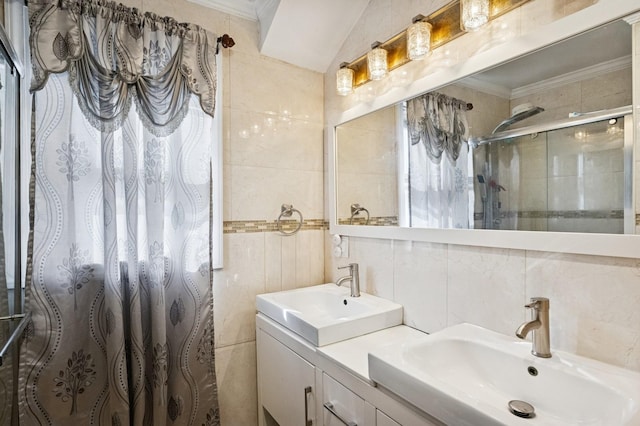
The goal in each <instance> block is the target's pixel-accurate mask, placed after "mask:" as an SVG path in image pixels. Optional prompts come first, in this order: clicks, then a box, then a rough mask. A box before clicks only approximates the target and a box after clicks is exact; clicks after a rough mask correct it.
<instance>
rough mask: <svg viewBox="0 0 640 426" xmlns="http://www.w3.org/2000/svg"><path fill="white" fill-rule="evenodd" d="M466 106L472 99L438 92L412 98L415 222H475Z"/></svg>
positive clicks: (411, 175) (409, 125)
mask: <svg viewBox="0 0 640 426" xmlns="http://www.w3.org/2000/svg"><path fill="white" fill-rule="evenodd" d="M466 110H467V103H466V102H463V101H461V100H459V99H455V98H451V97H449V96H446V95H443V94H441V93H437V92H432V93H427V94H425V95H422V96H418V97H416V98H413V99H411V100H409V101H407V132H408V135H409V144H410V145H409V216H410V217H409V219H410V225H411V226H415V227H427V228H468V227H469V224H470V223H473V221H472V218H470V217H469V215H470V212H472V211H473V209H470V206H473V203H472V202H470V199H469V197H470V196H471V197H472V196H473V195H472V194H473V191H469V176H470V173H471V174H472V170H473V168H472V165H471V166H470V165H469V162H470V161H469V160H470V156H469V147H468V145H467V143H466V140H467V138H468V125H467V118H466V114H465V112H466ZM470 219H471V220H470Z"/></svg>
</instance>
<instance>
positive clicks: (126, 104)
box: [29, 0, 217, 134]
mask: <svg viewBox="0 0 640 426" xmlns="http://www.w3.org/2000/svg"><path fill="white" fill-rule="evenodd" d="M29 16H30V25H31V36H30V44H31V58H32V63H33V80H32V85H31V90H32V91H37V90H40V89H42V88H43V87H44V85H45V84H46V82H47V79H48V76H49V74H50V73H62V72H67V71H68V72H69V79H70V83H71V87H72V88H73V91H74V92H75V94H76V96H77V99H78V102H79V104H80V107H81V109H82V111H83V112H84V113H85V115H86V116H87V118H88V119H89V121H90V122H91V123H92V124H93V125H94V126H96V127H97V128H99V129H100V130H102V131H109V130H113V129H115V128H118V127H119V126H120V124H121V123H122V121H123V119H124V117H126V115H127V113H128V110H129V108H130V106H131V102H132V101H134V102H136V104H137V106H138V111H139V113H140V116H141V118H142V120H143V122H144V124H145V127H147V128H148V129H149V130H150V131H152V132H153V133H155V134H168V133H171V132H172V131H173V130H174V129H175V128H176V127H177V126H178V125H179V123H180V122H181V120H182V118H183V117H184V115H185V114H186V113H187V109H188V100H189V98H190V95H191V94H195V95H197V96H198V97H199V99H200V106H201V107H202V109H203V111H204V112H205V113H207V114H209V115H211V116H213V114H214V109H215V91H216V65H215V61H216V46H217V42H216V37H215V36H214V35H213V34H212V33H209V32H208V31H206V30H204V29H203V28H201V27H199V26H197V25H193V24H184V23H178V22H177V21H175V20H174V19H172V18H167V17H159V16H157V15H155V14H152V13H144V14H143V13H140V12H139V11H138V10H137V9H135V8H128V7H125V6H123V5H121V4H116V3H115V2H112V1H105V0H40V1H37V0H36V1H29Z"/></svg>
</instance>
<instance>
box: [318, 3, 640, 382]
mask: <svg viewBox="0 0 640 426" xmlns="http://www.w3.org/2000/svg"><path fill="white" fill-rule="evenodd" d="M402 3H403V5H402V6H403V7H395V4H394V8H393V9H391V8H390V7H389V3H388V2H386V1H385V0H371V3H370V5H369V7H368V8H367V9H366V10H365V12H364V13H363V16H362V18H361V20H360V22H358V23H357V24H356V26H355V27H354V31H353V33H352V34H351V36H350V37H348V39H347V41H346V42H345V44H344V46H343V47H342V50H341V51H340V52H339V53H338V55H337V57H336V60H335V62H334V63H333V64H332V66H331V67H330V69H329V72H327V73H326V74H325V117H326V118H327V120H328V122H331V120H333V119H334V118H336V117H338V116H339V114H340V113H341V112H342V111H345V110H347V109H350V108H352V107H353V106H354V105H356V104H358V103H360V102H363V99H365V98H363V97H358V96H355V97H350V98H348V99H345V98H341V97H338V96H337V95H336V94H335V93H334V88H333V84H334V78H335V70H336V69H337V67H338V65H339V63H340V62H341V61H345V60H349V58H353V57H358V56H359V55H361V54H362V53H364V52H366V50H367V48H368V46H369V43H370V42H371V41H372V40H376V39H385V37H388V36H390V35H391V34H395V33H397V32H399V31H400V30H402V29H403V28H404V27H406V26H407V24H408V22H410V19H411V17H412V16H414V15H416V14H418V13H422V14H424V15H427V14H428V13H429V12H431V11H433V10H436V9H437V8H438V7H440V6H442V5H443V4H444V3H446V2H437V1H432V2H426V4H425V3H422V2H421V3H418V2H412V1H404V2H402ZM592 3H593V1H592V0H584V1H552V0H535V1H531V2H529V3H528V4H526V5H525V6H524V7H522V8H521V9H519V10H516V11H514V12H512V13H510V14H507V15H505V16H504V17H503V18H501V20H500V21H499V22H495V23H494V24H492V25H491V26H490V27H489V28H487V29H486V30H484V31H483V33H482V34H472V35H465V36H462V37H460V38H458V39H456V40H455V41H453V42H452V43H450V44H449V45H448V48H447V49H443V50H442V51H436V52H434V54H433V55H432V56H431V58H430V59H429V61H433V62H436V64H435V65H433V64H432V65H427V64H417V63H414V64H411V65H410V66H409V67H407V70H408V73H409V74H410V75H413V76H416V75H426V73H429V72H433V69H434V68H436V67H438V66H441V65H439V64H438V62H439V63H440V64H442V63H444V62H445V59H446V60H447V61H449V62H450V63H451V62H457V61H459V60H464V59H465V58H467V57H469V56H471V55H473V54H474V53H475V52H478V51H481V50H482V49H484V48H486V47H487V46H491V45H494V44H495V43H502V42H506V41H508V39H509V38H510V37H513V36H517V35H520V34H525V33H527V32H529V31H533V30H535V29H536V28H537V27H538V26H540V25H543V24H546V23H549V22H552V21H554V20H557V19H558V18H560V17H562V16H565V15H566V14H569V13H572V12H574V11H575V10H579V9H581V8H583V7H588V6H589V5H590V4H592ZM639 25H640V24H636V28H635V31H634V37H635V41H636V43H635V56H634V60H635V62H636V70H640V66H639V65H640V26H639ZM498 29H499V31H497V30H498ZM501 33H502V34H503V35H500V34H501ZM446 51H448V52H449V54H447V55H445V53H446ZM634 82H635V85H634V87H635V89H634V104H635V105H636V109H639V108H640V75H639V73H638V72H636V74H635V76H634ZM384 84H390V83H383V84H380V85H375V84H374V85H371V86H370V87H368V88H367V89H366V90H367V91H370V92H372V93H375V92H376V91H383V90H386V89H385V86H384ZM363 91H364V90H363ZM602 101H603V102H605V103H606V102H607V101H608V100H607V99H605V97H604V96H603V97H602ZM364 102H366V100H365V101H364ZM578 106H579V107H580V108H582V107H585V108H587V107H588V108H591V107H592V106H596V105H586V104H584V105H583V104H580V105H578ZM636 126H638V127H637V128H636V132H637V133H636V134H637V135H640V120H638V118H636ZM636 140H638V136H636ZM636 148H637V151H636V166H637V167H636V170H638V167H640V162H639V161H638V160H639V159H640V155H638V154H639V153H640V144H636ZM639 187H640V186H637V188H639ZM637 191H640V189H637ZM636 197H640V192H637V194H636ZM639 199H640V198H639ZM326 237H327V238H326V244H325V247H327V249H326V253H327V254H326V255H325V276H326V277H327V279H335V278H336V277H337V276H338V273H337V271H336V266H337V265H338V262H337V261H336V259H334V258H333V257H332V256H331V255H330V252H329V248H330V247H331V242H330V239H329V233H328V232H327V233H326ZM487 238H491V237H490V235H487ZM349 243H350V253H349V254H350V258H349V259H340V264H342V263H345V262H349V261H355V262H358V263H360V270H361V271H363V276H362V278H363V279H362V283H363V284H362V285H363V287H364V288H365V289H366V290H367V291H370V292H373V293H375V294H379V295H381V296H383V297H387V298H389V297H392V298H393V300H395V301H397V302H399V303H402V304H403V305H404V308H405V322H406V323H407V324H409V325H411V326H412V327H415V328H418V329H420V330H423V331H427V332H434V331H437V330H440V329H442V328H443V327H446V326H450V325H454V324H457V323H460V322H465V321H466V322H471V323H475V324H479V325H481V326H484V327H488V328H490V329H493V330H496V331H499V332H502V333H507V334H512V333H514V332H515V329H516V328H517V327H518V325H520V323H521V322H523V321H525V320H526V319H528V315H527V312H525V309H524V307H523V306H524V304H525V303H526V302H527V300H528V298H529V297H532V296H547V297H549V298H550V299H551V322H552V326H551V333H552V348H554V349H556V350H565V351H570V352H574V353H578V354H581V355H584V356H587V357H591V358H595V359H599V360H602V361H606V362H609V363H613V364H616V365H620V366H623V367H627V368H630V369H633V370H637V371H640V318H638V312H639V311H638V309H637V306H638V303H640V259H622V258H610V257H596V256H581V255H566V254H558V253H544V252H533V251H522V250H501V249H493V248H482V247H463V246H455V245H438V244H428V243H418V242H407V241H392V240H377V239H367V238H354V237H351V238H350V241H349Z"/></svg>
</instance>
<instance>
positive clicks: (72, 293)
mask: <svg viewBox="0 0 640 426" xmlns="http://www.w3.org/2000/svg"><path fill="white" fill-rule="evenodd" d="M30 22H31V25H32V28H31V30H32V39H31V49H32V55H33V57H34V58H36V61H35V65H34V69H35V79H34V88H36V89H40V90H38V91H37V92H36V94H35V113H36V129H35V133H36V137H35V146H34V170H33V179H35V189H34V194H33V197H34V198H33V200H34V201H33V203H34V211H35V222H34V238H33V256H32V271H33V273H32V276H31V277H30V278H31V279H30V282H28V288H27V293H26V304H27V310H28V311H31V312H32V322H31V324H30V325H29V327H28V328H27V330H26V331H25V338H24V341H23V344H22V352H21V372H20V375H21V378H22V379H21V380H22V382H21V388H20V399H21V401H20V402H21V405H22V411H23V414H22V416H21V417H22V421H23V422H24V423H25V424H69V423H74V424H78V425H80V424H87V425H88V424H112V425H154V426H155V425H167V424H184V425H198V426H199V425H202V424H206V425H217V424H219V412H218V401H217V385H216V377H215V370H214V349H213V348H214V342H213V334H214V330H213V298H212V297H213V296H212V285H211V279H212V275H211V267H210V241H209V237H208V236H209V235H210V226H211V224H210V211H209V208H210V196H211V178H210V176H211V162H210V157H211V148H212V144H213V143H214V142H216V141H213V140H212V137H213V135H214V134H215V132H214V131H213V129H212V125H213V118H212V116H211V114H213V111H214V104H213V99H214V95H215V82H216V65H215V61H216V59H215V48H216V43H215V40H216V39H215V36H214V35H213V34H210V33H207V32H206V31H204V30H203V29H202V28H200V27H197V26H195V25H190V24H178V23H176V22H175V21H174V20H172V19H170V18H160V17H157V16H155V15H152V14H144V15H143V14H140V13H138V12H137V11H136V10H135V9H128V8H125V7H124V6H122V5H116V4H115V3H112V2H103V1H99V0H95V1H71V0H65V1H62V2H57V1H56V2H47V3H45V4H43V3H37V4H36V3H30ZM132 105H135V108H131V106H132Z"/></svg>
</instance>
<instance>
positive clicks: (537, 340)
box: [516, 297, 551, 358]
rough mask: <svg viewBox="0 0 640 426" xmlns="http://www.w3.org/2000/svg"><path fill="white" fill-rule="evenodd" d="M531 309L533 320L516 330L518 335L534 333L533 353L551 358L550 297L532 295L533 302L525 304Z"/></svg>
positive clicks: (522, 336) (524, 336)
mask: <svg viewBox="0 0 640 426" xmlns="http://www.w3.org/2000/svg"><path fill="white" fill-rule="evenodd" d="M524 307H525V308H529V309H531V321H529V322H525V323H524V324H522V325H521V326H520V327H518V329H517V330H516V336H518V337H519V338H521V339H524V338H526V337H527V334H529V332H530V331H531V332H532V333H533V339H532V340H533V348H532V349H531V353H532V354H534V355H535V356H538V357H540V358H551V348H550V346H551V345H550V339H549V299H547V298H546V297H532V298H531V303H529V304H528V305H524Z"/></svg>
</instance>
